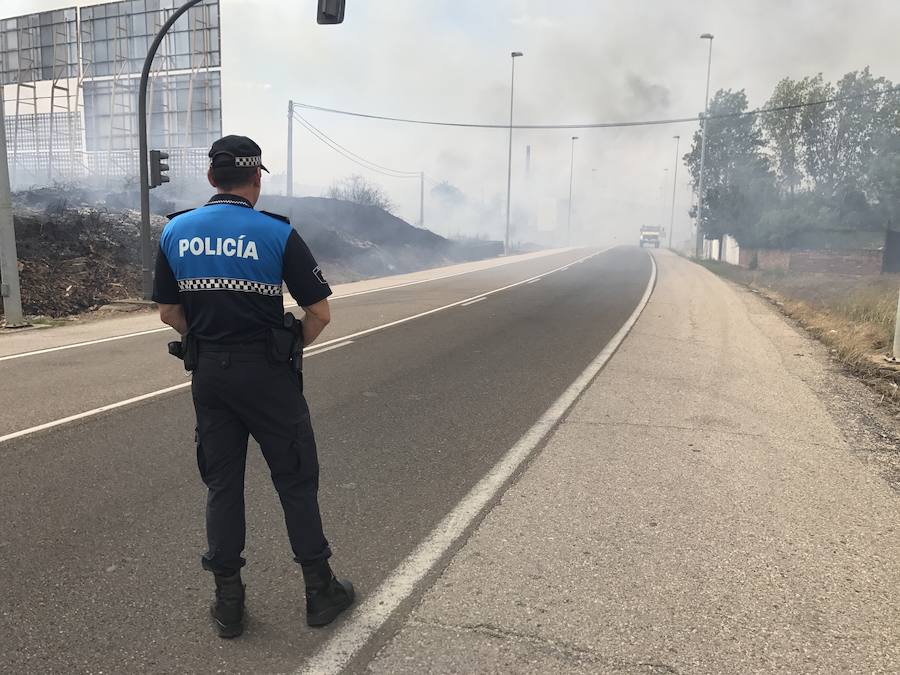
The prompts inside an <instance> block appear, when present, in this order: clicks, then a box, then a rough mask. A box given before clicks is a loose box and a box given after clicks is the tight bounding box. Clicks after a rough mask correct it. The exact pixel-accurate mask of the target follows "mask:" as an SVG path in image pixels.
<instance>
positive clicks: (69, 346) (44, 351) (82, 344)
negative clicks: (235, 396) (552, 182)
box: [0, 250, 581, 362]
mask: <svg viewBox="0 0 900 675" xmlns="http://www.w3.org/2000/svg"><path fill="white" fill-rule="evenodd" d="M565 252H566V251H565V250H563V251H560V253H565ZM551 255H557V254H551ZM541 257H545V256H541ZM534 260H540V258H534ZM521 262H529V261H528V260H512V261H509V262H504V263H502V264H500V265H495V266H493V267H484V268H480V269H475V270H465V271H463V272H454V273H452V274H444V275H442V276H439V277H429V278H428V279H417V280H415V281H407V282H404V283H402V284H394V285H393V286H381V287H379V288H370V289H369V290H366V291H356V292H355V293H344V294H343V295H333V296H331V298H329V299H330V300H343V299H344V298H355V297H357V296H359V295H368V294H370V293H380V292H381V291H392V290H394V289H397V288H406V287H407V286H415V285H417V284H425V283H428V282H431V281H441V280H443V279H452V278H453V277H461V276H463V275H465V274H474V273H475V272H488V271H490V270H495V269H500V268H502V267H506V266H507V265H515V264H517V263H521ZM578 262H581V261H580V260H579V261H578ZM573 264H574V263H573ZM298 306H299V305H298V304H297V303H296V302H288V303H285V305H284V308H285V309H289V308H291V307H298ZM170 330H172V329H171V328H169V327H168V326H166V327H163V328H150V329H148V330H142V331H137V332H135V333H125V334H123V335H114V336H112V337H106V338H98V339H96V340H86V341H84V342H73V343H71V344H67V345H60V346H58V347H47V348H46V349H35V350H33V351H30V352H21V353H19V354H8V355H6V356H0V362H3V361H12V360H13V359H24V358H26V357H29V356H40V355H41V354H50V353H52V352H62V351H66V350H68V349H77V348H78V347H90V346H91V345H99V344H103V343H104V342H116V341H117V340H128V339H130V338H135V337H140V336H142V335H152V334H153V333H165V332H166V331H170Z"/></svg>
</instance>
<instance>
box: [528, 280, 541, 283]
mask: <svg viewBox="0 0 900 675" xmlns="http://www.w3.org/2000/svg"><path fill="white" fill-rule="evenodd" d="M539 281H540V279H532V280H531V281H529V282H528V283H529V284H536V283H537V282H539Z"/></svg>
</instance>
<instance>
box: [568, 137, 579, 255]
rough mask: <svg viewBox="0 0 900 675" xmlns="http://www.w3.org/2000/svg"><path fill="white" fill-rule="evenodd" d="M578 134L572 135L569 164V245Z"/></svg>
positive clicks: (569, 241)
mask: <svg viewBox="0 0 900 675" xmlns="http://www.w3.org/2000/svg"><path fill="white" fill-rule="evenodd" d="M577 140H578V136H572V160H571V162H570V164H569V223H568V232H567V234H566V238H567V239H568V242H567V243H568V244H569V246H571V245H572V187H573V185H574V184H575V141H577Z"/></svg>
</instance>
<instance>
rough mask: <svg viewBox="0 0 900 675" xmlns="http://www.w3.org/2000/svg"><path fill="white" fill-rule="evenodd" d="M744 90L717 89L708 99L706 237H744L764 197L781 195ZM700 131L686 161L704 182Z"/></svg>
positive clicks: (696, 180) (697, 179)
mask: <svg viewBox="0 0 900 675" xmlns="http://www.w3.org/2000/svg"><path fill="white" fill-rule="evenodd" d="M747 105H748V103H747V95H746V94H745V93H744V91H743V90H740V91H731V90H719V91H718V92H716V94H715V96H714V97H713V99H712V101H711V102H710V108H709V114H710V117H712V118H719V119H710V120H708V121H707V124H708V125H709V126H708V128H707V131H706V163H705V166H704V178H703V193H704V194H703V217H702V223H701V227H702V229H703V232H704V233H705V236H706V237H707V238H708V239H712V238H719V239H721V238H722V237H723V236H724V235H726V234H731V235H733V236H734V237H735V238H736V239H738V241H741V239H742V237H743V234H744V232H746V231H748V230H749V229H750V228H751V227H752V226H753V225H754V224H755V223H756V221H757V220H758V219H759V216H760V215H761V211H762V209H763V208H764V206H765V204H766V202H767V201H768V200H770V199H774V198H776V197H777V195H776V194H775V190H774V179H773V176H772V174H771V171H770V169H769V162H768V159H767V157H766V155H765V154H764V152H763V148H764V146H765V142H764V140H763V136H762V132H761V130H760V128H759V126H758V125H757V124H756V123H755V120H754V118H753V117H752V116H748V115H741V114H740V113H743V112H746V110H747ZM701 139H702V132H701V131H700V130H698V131H697V132H695V133H694V139H693V146H692V148H691V151H690V152H689V153H688V154H686V155H685V157H684V159H685V163H686V164H687V167H688V170H689V172H690V174H691V177H692V180H693V183H694V185H695V186H698V185H699V183H700V146H701Z"/></svg>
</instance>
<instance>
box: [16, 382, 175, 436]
mask: <svg viewBox="0 0 900 675" xmlns="http://www.w3.org/2000/svg"><path fill="white" fill-rule="evenodd" d="M190 386H191V383H190V382H184V383H182V384H176V385H175V386H174V387H166V388H165V389H160V390H158V391H151V392H150V393H149V394H141V395H140V396H135V397H134V398H129V399H126V400H125V401H117V402H116V403H110V404H109V405H102V406H100V407H99V408H94V409H93V410H86V411H84V412H81V413H78V414H76V415H69V416H68V417H63V418H62V419H59V420H53V421H52V422H47V423H46V424H39V425H37V426H36V427H31V428H29V429H22V430H21V431H14V432H12V433H11V434H6V435H5V436H0V443H6V441H11V440H13V439H14V438H22V436H29V435H30V434H35V433H37V432H38V431H45V430H47V429H52V428H54V427H58V426H62V425H63V424H68V423H69V422H75V421H77V420H81V419H84V418H85V417H93V416H94V415H99V414H100V413H104V412H106V411H107V410H115V409H116V408H121V407H123V406H126V405H131V404H132V403H138V402H139V401H146V400H147V399H149V398H156V397H157V396H162V395H163V394H168V393H169V392H172V391H178V390H179V389H184V388H185V387H190Z"/></svg>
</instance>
